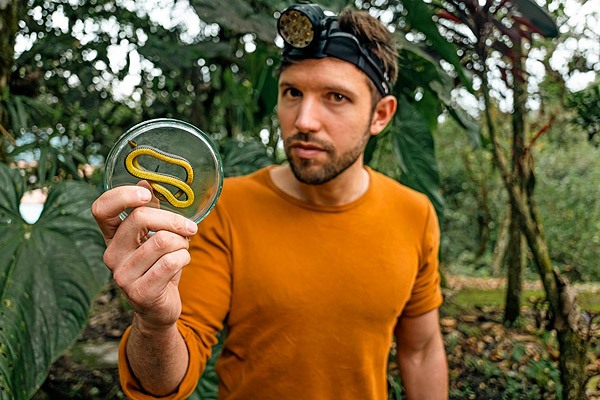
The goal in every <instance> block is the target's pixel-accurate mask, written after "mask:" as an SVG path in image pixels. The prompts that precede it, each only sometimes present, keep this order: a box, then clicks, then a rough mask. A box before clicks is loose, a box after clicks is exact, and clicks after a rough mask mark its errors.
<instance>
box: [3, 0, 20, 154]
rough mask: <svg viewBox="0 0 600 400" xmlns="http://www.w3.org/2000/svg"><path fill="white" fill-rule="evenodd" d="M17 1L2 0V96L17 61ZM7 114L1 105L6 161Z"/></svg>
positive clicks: (8, 135) (8, 136)
mask: <svg viewBox="0 0 600 400" xmlns="http://www.w3.org/2000/svg"><path fill="white" fill-rule="evenodd" d="M17 29H18V26H17V1H16V0H0V98H1V97H4V93H5V92H6V90H7V89H8V84H9V80H10V75H11V73H12V68H13V65H14V63H15V39H16V34H17ZM6 122H7V116H6V114H5V113H4V110H3V108H2V106H0V161H6V148H5V147H4V143H5V141H4V140H2V139H1V138H2V137H3V136H5V137H6V138H11V137H10V134H9V133H8V132H7V131H6V129H5V128H4V127H5V126H7V123H6Z"/></svg>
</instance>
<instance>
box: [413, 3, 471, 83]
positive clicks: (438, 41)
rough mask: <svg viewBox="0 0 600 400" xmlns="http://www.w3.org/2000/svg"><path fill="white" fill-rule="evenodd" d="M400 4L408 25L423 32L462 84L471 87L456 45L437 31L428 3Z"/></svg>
mask: <svg viewBox="0 0 600 400" xmlns="http://www.w3.org/2000/svg"><path fill="white" fill-rule="evenodd" d="M402 4H403V5H404V7H405V9H406V11H407V16H406V21H407V23H408V25H409V26H410V27H412V28H414V29H417V30H419V31H421V32H422V33H424V34H425V36H427V39H428V40H429V41H430V43H431V46H432V47H433V48H434V49H435V51H436V52H437V53H438V54H439V55H440V56H442V57H443V58H444V59H445V60H446V61H448V62H449V63H450V64H452V65H453V66H454V68H455V70H456V73H457V74H458V77H459V78H460V80H461V82H462V83H463V85H465V87H467V88H471V82H470V81H469V79H468V78H467V76H466V75H465V73H464V71H463V68H462V65H461V64H460V59H459V57H458V55H457V53H456V47H454V45H453V44H452V43H450V42H448V40H446V39H445V38H444V37H443V36H442V35H441V34H440V32H439V31H438V28H437V26H436V24H435V23H434V22H433V19H432V16H431V11H430V9H429V8H428V5H427V4H426V3H425V2H424V1H422V0H403V1H402Z"/></svg>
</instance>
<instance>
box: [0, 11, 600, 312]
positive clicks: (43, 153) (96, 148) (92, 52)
mask: <svg viewBox="0 0 600 400" xmlns="http://www.w3.org/2000/svg"><path fill="white" fill-rule="evenodd" d="M292 3H293V2H292V1H282V0H231V1H226V2H224V1H217V0H213V1H210V0H190V1H189V2H188V1H182V0H152V1H145V2H135V1H132V0H89V1H78V0H56V1H50V0H26V1H25V0H18V1H1V0H0V162H2V163H5V164H10V165H18V166H20V170H19V171H20V172H21V174H22V175H23V176H24V177H25V179H26V185H27V188H28V189H36V188H47V187H49V186H53V185H55V184H57V183H58V182H61V181H64V180H71V179H74V180H83V181H85V182H88V183H91V184H92V185H96V186H99V187H101V183H102V175H103V163H104V160H105V158H106V156H107V154H108V152H109V150H110V148H111V147H112V145H113V143H114V142H115V141H116V139H117V138H118V137H119V136H120V135H121V134H122V133H124V132H125V131H126V130H127V129H128V128H130V127H131V126H133V125H135V124H136V123H138V122H140V121H143V120H147V119H151V118H158V117H170V118H177V119H181V120H185V121H188V122H190V123H192V124H194V125H196V126H197V127H199V128H200V129H202V130H203V131H205V132H206V133H207V134H209V135H210V136H211V137H212V138H213V139H214V141H215V142H216V143H217V145H218V146H219V148H220V151H221V154H222V157H223V160H224V165H225V172H226V175H228V176H230V175H239V174H245V173H249V172H251V171H253V170H255V169H257V168H259V167H262V166H265V165H268V164H272V163H281V162H283V161H284V155H283V153H282V149H281V145H280V143H279V137H278V122H277V120H276V118H275V116H274V110H275V107H276V100H277V77H276V67H277V64H278V57H279V53H278V52H279V46H280V45H281V42H280V41H279V40H278V39H277V38H276V29H275V20H276V17H277V16H278V11H281V10H283V9H284V8H285V7H286V6H288V5H290V4H292ZM504 3H505V2H500V1H498V2H496V1H483V0H482V1H459V0H448V1H437V0H436V1H432V2H427V3H425V2H423V1H421V0H374V1H363V0H355V1H349V0H348V1H346V0H327V1H322V2H320V4H322V5H323V6H324V7H325V8H327V9H328V10H331V11H332V12H338V11H339V10H341V9H342V8H343V7H345V6H347V5H352V6H354V7H356V8H359V9H364V10H367V11H368V12H370V13H372V14H373V15H375V16H377V17H378V18H380V19H381V20H382V21H384V22H385V23H386V24H387V25H388V26H389V28H390V30H391V31H392V32H393V34H394V36H395V38H396V40H397V42H398V48H399V55H400V57H399V64H400V73H399V80H398V84H397V85H396V87H395V89H394V90H395V91H394V94H395V95H396V96H397V97H398V98H399V104H400V107H399V110H398V113H397V115H396V117H395V119H394V121H393V123H392V124H391V126H390V127H388V128H387V129H386V130H385V131H384V132H383V133H382V134H380V135H378V136H377V137H375V138H373V139H372V140H371V142H370V143H369V146H368V148H367V152H366V157H365V159H366V160H367V161H368V162H369V165H371V166H372V167H373V168H375V169H377V170H379V171H382V172H384V173H386V174H388V175H389V176H391V177H393V178H395V179H397V180H399V181H401V182H403V183H405V184H407V185H409V186H411V187H413V188H415V189H417V190H420V191H422V192H424V193H426V194H428V196H429V197H430V198H431V200H432V202H433V203H434V205H435V207H436V210H437V211H438V214H439V215H440V217H441V218H440V222H441V225H442V232H443V236H442V251H441V261H442V265H443V266H444V269H445V272H446V273H447V274H450V275H453V274H467V275H476V276H484V277H486V276H505V275H506V274H507V267H506V257H505V256H504V255H505V254H506V251H507V250H506V249H507V248H509V246H508V243H509V240H508V238H509V237H510V235H509V232H510V231H511V229H510V228H509V227H510V221H511V220H514V216H513V213H512V211H511V208H510V206H507V205H508V204H509V199H508V197H507V195H506V190H505V189H504V187H503V182H502V179H501V176H500V174H499V173H498V169H497V166H495V165H494V164H493V159H492V153H491V151H492V143H491V142H490V140H489V137H488V136H487V126H489V125H488V124H487V123H486V120H485V118H486V117H485V112H486V111H487V112H488V113H489V121H491V122H492V123H493V125H494V126H495V127H496V131H497V136H498V139H499V141H500V143H501V145H502V146H503V148H504V150H505V151H506V154H507V155H508V156H509V158H512V157H513V153H512V142H513V140H514V139H513V132H514V131H515V127H514V126H513V124H512V122H511V121H514V116H515V114H518V115H520V124H521V127H520V128H519V129H520V132H521V133H520V134H521V137H522V139H521V141H522V143H523V145H524V146H525V145H527V146H528V147H527V152H529V156H530V158H529V160H530V161H529V162H530V163H529V164H527V165H526V167H527V168H531V170H532V171H534V172H535V192H536V196H535V199H536V206H537V212H538V214H539V217H540V220H541V221H543V223H544V234H545V238H546V241H547V243H548V249H549V254H550V257H551V259H552V261H553V265H554V266H555V267H557V268H558V269H559V270H560V272H561V273H562V274H563V275H564V276H567V277H568V278H569V279H570V280H572V281H598V280H600V272H599V271H600V269H599V268H598V260H599V259H600V201H598V198H600V193H599V192H600V164H599V163H598V161H597V160H598V156H599V151H600V150H599V146H598V143H600V134H598V131H599V129H600V119H599V118H600V94H599V93H600V92H599V87H600V79H599V78H598V71H600V60H599V54H600V49H599V44H598V43H600V41H599V39H600V31H599V30H598V26H600V10H598V7H597V6H596V7H594V5H593V3H594V2H593V1H592V0H587V1H586V0H573V1H567V0H537V1H536V3H537V4H538V5H539V6H541V7H543V8H545V9H548V10H550V12H551V15H552V19H554V20H555V21H556V23H557V25H558V26H559V28H560V34H559V36H558V37H557V38H554V39H551V40H547V39H544V38H543V37H542V36H541V35H539V32H536V31H535V29H534V28H533V27H531V26H528V25H527V21H523V20H521V21H520V22H519V20H518V18H522V17H523V16H522V15H521V14H519V13H517V14H516V16H517V20H514V19H513V20H511V18H509V17H510V15H508V14H509V12H508V11H509V10H508V8H507V7H505V4H504ZM514 3H515V4H522V3H523V2H522V1H517V0H515V1H514ZM467 4H473V5H474V6H477V5H479V6H480V7H482V8H481V9H479V10H475V9H474V11H475V12H474V13H473V15H474V17H475V18H476V19H477V18H481V17H482V11H483V9H484V8H485V7H486V6H487V7H488V8H487V11H490V8H492V12H493V13H495V15H496V16H498V18H495V19H496V20H497V21H498V22H500V25H495V28H494V29H495V30H494V33H493V35H492V36H489V37H486V39H485V40H484V41H483V42H482V43H479V44H480V45H482V48H483V49H485V51H486V52H487V53H486V55H487V58H486V59H483V60H482V59H481V58H478V55H477V52H475V51H474V49H475V45H476V44H477V38H478V36H477V34H476V33H477V32H475V33H474V32H473V31H472V30H471V31H470V32H469V29H468V28H467V29H465V26H463V27H461V26H460V25H461V24H462V25H464V22H465V19H464V18H462V17H464V16H465V15H468V14H469V12H470V10H469V9H468V7H467ZM443 13H446V14H443ZM432 16H433V18H432ZM511 21H512V22H511ZM515 21H516V22H515ZM515 23H516V24H518V25H520V26H523V27H524V28H526V29H523V30H524V31H526V32H527V34H526V35H525V36H526V37H525V39H524V40H522V41H521V39H519V41H520V42H521V45H522V49H521V51H520V52H521V53H523V56H522V57H517V58H515V57H514V53H515V51H517V50H519V49H518V48H516V47H515V43H516V42H517V41H516V39H517V37H514V35H513V33H514V29H513V28H515V26H513V24H515ZM492 24H494V22H492ZM470 28H472V26H471V27H470ZM511 29H512V31H511ZM511 32H512V33H511ZM482 36H483V35H482ZM516 60H521V61H522V63H521V65H517V64H516V63H515V61H516ZM482 74H485V80H487V81H488V84H487V85H485V84H484V83H485V80H484V79H482V76H483V75H482ZM519 83H521V86H520V88H521V91H520V96H521V97H520V98H521V100H520V101H515V100H514V99H515V96H514V92H515V84H517V86H518V84H519ZM517 89H518V87H517ZM484 91H485V92H486V93H485V94H486V95H489V102H488V104H487V106H486V105H484V101H483V95H484ZM489 121H488V122H489ZM540 132H541V133H540ZM538 133H539V135H538ZM534 138H535V139H534ZM523 149H525V147H523ZM511 217H513V218H511ZM512 229H513V233H514V232H516V233H517V237H519V236H520V232H518V230H519V229H518V225H515V224H513V228H512ZM513 237H514V235H513ZM519 241H520V240H519ZM513 244H514V240H513ZM513 254H518V257H516V259H517V261H518V262H519V263H520V262H521V260H523V261H522V262H523V263H524V266H525V269H524V271H523V274H524V276H525V277H526V278H528V279H537V277H538V276H537V275H536V273H535V272H534V271H535V269H534V268H531V267H532V266H533V265H534V261H533V257H532V254H531V252H529V251H527V250H526V248H525V247H522V250H517V252H516V253H513ZM521 254H522V256H521ZM519 282H520V280H519ZM519 302H520V300H510V299H509V300H507V303H508V304H509V305H513V306H516V309H517V310H518V309H519ZM510 320H514V318H510Z"/></svg>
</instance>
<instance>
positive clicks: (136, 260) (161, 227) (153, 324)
mask: <svg viewBox="0 0 600 400" xmlns="http://www.w3.org/2000/svg"><path fill="white" fill-rule="evenodd" d="M141 185H144V186H146V185H147V183H146V182H143V183H141ZM148 189H149V188H147V187H142V186H123V187H118V188H115V189H112V190H110V191H108V192H106V193H104V194H102V196H100V197H99V198H98V199H97V200H96V201H95V202H94V204H93V205H92V214H93V215H94V218H96V222H97V223H98V226H99V227H100V230H101V231H102V234H103V235H104V240H105V241H106V245H107V248H106V251H105V252H104V263H105V264H106V266H107V267H108V268H109V269H110V270H111V271H112V273H113V278H114V280H115V282H116V284H117V285H118V286H119V288H120V289H121V292H122V293H123V295H124V296H125V297H126V299H127V301H128V302H129V305H131V307H132V308H133V310H134V318H133V324H132V327H131V332H130V334H129V338H128V340H127V351H126V352H127V363H128V365H129V367H130V368H131V370H132V371H133V373H134V374H135V375H136V377H137V378H138V381H139V382H140V383H141V384H142V386H143V387H144V389H145V390H146V391H148V392H150V393H154V394H156V395H159V396H162V395H166V394H169V393H172V392H174V391H175V390H176V389H177V387H178V386H179V383H180V382H181V380H182V379H183V377H184V375H185V372H186V370H187V367H188V352H187V347H186V344H185V342H184V341H183V338H182V337H181V335H180V334H179V331H178V329H177V326H176V321H177V319H178V318H179V315H180V314H181V299H180V297H179V291H178V289H177V285H178V283H179V278H180V276H181V270H182V268H183V267H184V266H186V265H187V264H188V263H189V262H190V254H189V253H188V248H189V240H188V239H187V237H188V236H192V235H193V234H195V233H196V231H197V230H198V227H197V226H196V224H195V223H193V222H192V221H190V220H188V219H187V218H185V217H183V216H181V215H177V214H175V213H172V212H169V211H165V210H160V209H158V208H154V207H143V206H144V205H147V204H148V203H150V202H151V200H152V193H151V192H150V190H148ZM128 208H133V211H131V213H130V214H129V215H128V216H127V218H125V220H123V221H121V219H120V218H119V214H120V213H121V212H122V211H124V210H126V209H128ZM150 232H155V233H153V234H151V233H150Z"/></svg>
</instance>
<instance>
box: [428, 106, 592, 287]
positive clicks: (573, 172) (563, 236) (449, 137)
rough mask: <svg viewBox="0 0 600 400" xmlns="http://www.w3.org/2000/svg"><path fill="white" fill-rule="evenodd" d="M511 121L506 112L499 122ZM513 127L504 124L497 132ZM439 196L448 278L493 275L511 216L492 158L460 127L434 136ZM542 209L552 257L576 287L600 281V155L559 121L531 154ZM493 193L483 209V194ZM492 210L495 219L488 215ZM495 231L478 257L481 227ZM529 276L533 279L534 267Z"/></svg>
mask: <svg viewBox="0 0 600 400" xmlns="http://www.w3.org/2000/svg"><path fill="white" fill-rule="evenodd" d="M503 119H504V120H507V118H505V117H503V114H499V115H498V116H497V120H499V121H502V120H503ZM507 129H508V128H507V127H506V126H504V125H502V123H500V124H499V131H501V132H502V131H506V130H507ZM435 145H436V146H435V152H436V157H437V159H438V163H439V165H440V180H441V190H442V194H443V196H444V200H445V204H446V208H445V213H444V219H443V220H442V221H441V228H442V242H441V253H442V255H443V261H444V264H446V265H447V266H448V268H449V269H448V272H450V273H452V274H468V275H474V274H475V275H481V276H490V275H491V274H492V271H491V269H490V264H491V263H490V260H491V258H492V256H493V255H492V252H493V250H494V247H495V244H496V240H497V238H498V235H499V230H500V225H501V222H502V219H503V218H504V215H505V213H506V208H505V207H506V206H505V204H506V193H505V191H504V188H503V186H502V183H501V181H500V177H499V176H498V173H497V171H496V170H495V169H494V168H493V166H492V161H491V155H490V154H489V153H488V152H481V151H478V150H476V149H472V148H471V147H470V146H469V144H468V142H467V140H466V138H465V137H464V135H463V134H462V133H461V132H460V131H459V128H458V127H457V125H456V123H455V122H454V121H452V120H447V121H446V122H444V123H443V124H441V125H440V126H439V128H438V132H437V134H436V143H435ZM532 151H533V157H534V160H535V164H534V171H535V174H536V181H537V184H536V188H535V190H536V193H537V200H536V202H537V205H538V212H539V214H540V218H541V220H542V221H544V222H545V228H544V230H545V235H546V239H547V241H548V245H549V249H550V256H551V258H552V259H553V260H554V261H555V263H556V266H557V267H558V268H559V269H560V270H561V271H562V272H563V273H566V275H567V276H568V277H569V279H570V280H572V281H580V280H584V281H597V280H598V279H600V275H599V272H598V271H599V269H598V261H597V260H598V259H599V258H600V252H599V251H600V246H599V245H598V239H599V236H598V232H600V227H599V226H598V225H597V222H598V221H600V214H599V211H598V208H599V207H600V203H598V201H597V199H598V198H599V197H600V193H597V190H598V188H599V187H600V178H599V174H600V166H598V163H597V160H598V156H599V154H598V149H597V148H596V147H594V146H592V145H591V144H590V143H588V142H587V141H586V140H585V139H583V135H581V131H580V130H579V129H573V127H569V122H568V115H567V117H566V118H565V119H563V120H558V121H557V122H556V123H555V125H553V126H552V127H551V128H550V129H549V131H548V132H547V134H546V135H545V136H542V138H541V139H540V140H538V141H537V142H536V145H535V147H534V148H533V150H532ZM484 188H485V191H486V192H487V197H486V202H485V207H484V205H483V204H484V203H483V195H482V190H484ZM486 207H487V209H488V210H489V219H486V218H485V213H484V209H485V208H486ZM482 224H483V225H485V226H488V227H489V228H490V236H489V240H488V242H487V244H486V247H485V253H484V254H483V255H482V256H481V257H480V258H477V257H476V254H477V251H478V248H479V245H480V243H481V239H482V237H481V229H480V226H481V225H482ZM526 276H527V277H528V278H530V279H534V278H535V274H533V272H532V269H529V270H528V271H526Z"/></svg>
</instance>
